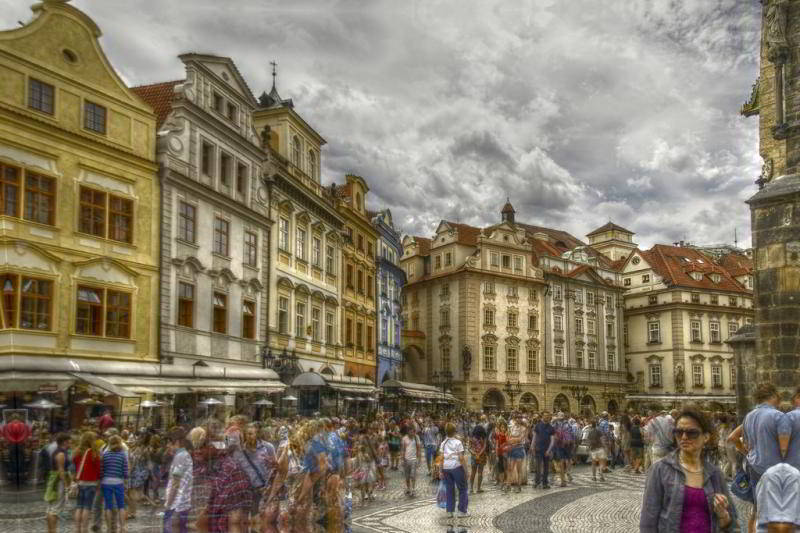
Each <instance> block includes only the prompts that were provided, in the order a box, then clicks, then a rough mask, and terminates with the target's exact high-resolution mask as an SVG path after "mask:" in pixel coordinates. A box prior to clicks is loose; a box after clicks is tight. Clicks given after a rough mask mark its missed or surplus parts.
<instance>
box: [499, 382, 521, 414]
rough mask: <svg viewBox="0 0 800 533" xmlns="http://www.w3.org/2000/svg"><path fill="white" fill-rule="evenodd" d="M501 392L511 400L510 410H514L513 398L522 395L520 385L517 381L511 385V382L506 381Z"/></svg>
mask: <svg viewBox="0 0 800 533" xmlns="http://www.w3.org/2000/svg"><path fill="white" fill-rule="evenodd" d="M503 392H505V393H506V394H508V396H509V397H510V398H511V409H514V396H517V395H519V394H521V393H522V385H520V384H519V381H515V382H514V383H511V380H510V379H507V380H506V384H505V386H504V387H503Z"/></svg>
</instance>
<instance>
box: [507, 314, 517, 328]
mask: <svg viewBox="0 0 800 533" xmlns="http://www.w3.org/2000/svg"><path fill="white" fill-rule="evenodd" d="M508 327H509V328H515V327H517V313H514V312H512V311H510V312H509V313H508Z"/></svg>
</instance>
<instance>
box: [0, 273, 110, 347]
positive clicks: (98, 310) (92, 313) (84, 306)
mask: <svg viewBox="0 0 800 533" xmlns="http://www.w3.org/2000/svg"><path fill="white" fill-rule="evenodd" d="M77 299H78V302H77V309H76V312H75V333H77V334H78V335H93V336H96V337H102V336H103V308H104V306H105V305H104V304H105V291H104V290H103V289H97V288H94V287H84V286H78V297H77ZM6 321H7V322H8V320H6Z"/></svg>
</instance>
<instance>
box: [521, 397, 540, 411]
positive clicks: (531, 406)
mask: <svg viewBox="0 0 800 533" xmlns="http://www.w3.org/2000/svg"><path fill="white" fill-rule="evenodd" d="M519 406H520V407H523V408H525V409H526V410H528V411H529V412H533V413H538V412H539V400H537V399H536V396H534V395H533V393H532V392H526V393H525V394H523V395H522V396H520V398H519Z"/></svg>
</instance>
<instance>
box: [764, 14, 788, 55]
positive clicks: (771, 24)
mask: <svg viewBox="0 0 800 533" xmlns="http://www.w3.org/2000/svg"><path fill="white" fill-rule="evenodd" d="M788 9H789V6H788V0H771V1H770V2H769V5H768V6H767V15H766V21H765V25H764V40H765V41H766V44H767V53H768V56H769V59H770V61H773V62H774V61H775V57H776V54H782V53H784V52H785V51H787V48H788V46H789V43H788V41H787V39H786V24H787V12H788Z"/></svg>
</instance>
